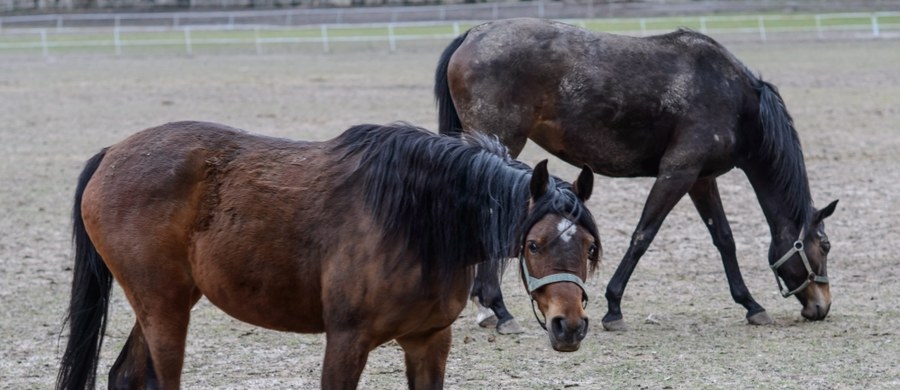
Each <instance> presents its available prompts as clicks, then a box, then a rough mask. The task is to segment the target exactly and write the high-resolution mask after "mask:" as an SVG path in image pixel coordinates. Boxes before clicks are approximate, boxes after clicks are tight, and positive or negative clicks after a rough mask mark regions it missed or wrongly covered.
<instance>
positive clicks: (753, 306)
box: [688, 178, 774, 325]
mask: <svg viewBox="0 0 900 390" xmlns="http://www.w3.org/2000/svg"><path fill="white" fill-rule="evenodd" d="M688 194H689V195H690V196H691V200H692V201H693V202H694V207H696V208H697V212H699V213H700V218H702V219H703V224H704V225H706V228H707V229H709V234H710V235H711V236H712V240H713V244H714V245H715V246H716V248H717V249H718V250H719V253H720V254H721V255H722V264H723V265H725V277H726V278H728V287H729V289H730V290H731V297H732V298H733V299H734V301H735V302H737V303H739V304H741V305H742V306H744V308H746V309H747V321H748V322H750V323H751V324H753V325H769V324H772V323H774V321H772V318H771V317H769V315H768V314H767V313H766V309H763V307H762V306H760V304H759V303H756V300H754V299H753V296H751V295H750V290H749V289H747V285H745V284H744V278H743V277H741V270H740V268H738V262H737V255H736V254H735V247H734V237H733V236H732V234H731V227H730V226H728V219H727V218H726V217H725V210H724V209H723V208H722V199H721V198H720V197H719V187H718V186H717V185H716V179H715V178H709V179H701V180H698V181H697V182H696V183H694V186H693V187H692V188H691V190H690V192H689V193H688Z"/></svg>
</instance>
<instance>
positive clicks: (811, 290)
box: [800, 284, 831, 321]
mask: <svg viewBox="0 0 900 390" xmlns="http://www.w3.org/2000/svg"><path fill="white" fill-rule="evenodd" d="M802 298H803V299H800V302H801V303H802V304H803V310H801V311H800V315H802V316H803V318H806V319H807V320H810V321H821V320H824V319H825V317H826V316H828V311H829V310H830V309H831V291H830V289H829V288H828V285H827V284H811V285H810V286H809V287H807V288H806V291H805V292H804V296H803V297H802Z"/></svg>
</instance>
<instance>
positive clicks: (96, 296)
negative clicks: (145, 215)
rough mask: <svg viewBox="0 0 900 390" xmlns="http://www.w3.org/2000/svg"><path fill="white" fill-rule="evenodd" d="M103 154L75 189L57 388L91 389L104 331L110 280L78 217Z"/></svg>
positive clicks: (89, 164) (89, 163) (94, 159)
mask: <svg viewBox="0 0 900 390" xmlns="http://www.w3.org/2000/svg"><path fill="white" fill-rule="evenodd" d="M105 155H106V149H103V150H101V151H100V153H97V154H96V155H95V156H94V157H91V159H90V160H88V161H87V164H85V167H84V170H83V171H82V172H81V176H79V177H78V187H77V188H76V189H75V207H73V208H72V220H73V227H72V239H73V240H74V241H75V270H74V277H73V279H72V298H71V301H70V302H69V313H68V314H67V315H66V321H65V322H68V323H69V341H68V343H66V352H65V353H64V354H63V357H62V362H61V363H60V368H59V374H58V375H57V377H56V388H57V389H73V390H74V389H78V390H81V389H92V388H94V379H95V377H96V371H97V361H98V358H99V355H100V347H101V346H102V345H103V333H104V332H105V331H106V309H107V306H108V302H109V291H110V288H111V287H112V280H113V278H112V274H110V273H109V269H108V268H106V264H104V263H103V259H102V258H101V257H100V254H99V253H97V249H96V248H94V243H92V242H91V239H90V238H89V237H88V235H87V232H86V231H85V229H84V220H83V219H82V218H81V196H82V194H83V193H84V188H85V187H86V186H87V183H88V182H89V181H90V180H91V177H92V176H93V175H94V172H95V171H96V170H97V167H98V166H99V165H100V161H102V160H103V156H105ZM63 326H65V325H63Z"/></svg>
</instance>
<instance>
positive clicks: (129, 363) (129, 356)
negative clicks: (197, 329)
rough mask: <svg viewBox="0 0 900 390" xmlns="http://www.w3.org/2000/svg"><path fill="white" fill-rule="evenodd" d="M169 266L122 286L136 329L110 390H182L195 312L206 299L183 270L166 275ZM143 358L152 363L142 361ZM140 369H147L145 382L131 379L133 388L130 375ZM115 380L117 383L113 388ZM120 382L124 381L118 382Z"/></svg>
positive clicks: (159, 265)
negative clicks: (117, 388) (118, 388)
mask: <svg viewBox="0 0 900 390" xmlns="http://www.w3.org/2000/svg"><path fill="white" fill-rule="evenodd" d="M165 264H166V262H164V261H158V262H157V263H156V265H157V270H156V272H154V273H153V274H150V275H143V278H142V279H141V280H139V281H138V280H135V279H129V280H128V281H127V282H125V283H120V284H121V285H122V289H123V290H124V291H125V295H126V296H128V298H129V301H130V302H131V306H132V307H133V308H134V309H135V310H134V311H135V314H136V315H137V322H138V325H136V326H135V327H134V328H133V329H132V334H131V336H129V339H128V343H126V347H125V348H124V349H123V350H122V354H120V356H119V359H118V360H117V362H116V363H117V364H116V365H114V367H113V371H111V372H110V384H111V385H112V384H114V383H115V384H117V385H118V384H119V383H121V384H122V387H124V388H161V389H177V388H179V387H180V385H181V368H182V365H183V364H184V347H185V341H186V339H187V331H188V321H189V318H190V315H191V307H193V306H194V304H195V303H197V301H198V300H199V299H200V297H201V296H202V294H201V293H200V291H199V290H198V289H197V288H196V287H195V286H194V284H193V282H192V281H191V279H190V277H189V276H187V275H184V274H180V272H178V271H176V270H175V268H180V267H173V269H170V270H168V271H173V272H166V270H165V269H164V268H166V267H165ZM170 264H171V263H170ZM140 344H144V345H145V347H144V346H141V345H140ZM144 348H146V349H144ZM142 349H144V350H143V351H142ZM144 351H146V352H144ZM145 353H148V354H149V355H145ZM123 354H124V356H123ZM142 355H144V356H147V357H148V359H143V358H142ZM142 360H144V364H146V365H145V366H144V365H142V362H141V361H142ZM120 362H121V364H119V363H120ZM137 367H144V368H143V370H144V372H145V375H144V377H143V378H141V377H139V376H137V375H130V377H131V379H132V380H131V381H130V383H129V381H127V379H128V378H129V373H128V371H127V370H128V369H129V368H137ZM114 377H115V379H116V382H113V378H114ZM120 378H124V379H126V380H124V381H119V379H120Z"/></svg>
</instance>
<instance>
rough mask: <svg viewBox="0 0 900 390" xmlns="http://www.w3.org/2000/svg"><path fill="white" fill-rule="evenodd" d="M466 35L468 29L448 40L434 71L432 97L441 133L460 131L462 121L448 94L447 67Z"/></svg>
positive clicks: (457, 132)
mask: <svg viewBox="0 0 900 390" xmlns="http://www.w3.org/2000/svg"><path fill="white" fill-rule="evenodd" d="M467 35H469V32H468V31H467V32H465V33H463V34H462V35H460V36H458V37H456V39H454V40H453V42H450V45H449V46H447V48H446V49H444V53H443V54H441V59H440V61H438V67H437V70H436V71H435V72H434V98H435V100H437V105H438V131H439V132H440V133H441V134H459V133H460V132H462V122H461V121H460V120H459V114H457V113H456V107H455V106H454V105H453V98H452V97H451V96H450V83H449V82H448V81H447V67H448V65H449V64H450V57H452V56H453V53H455V52H456V49H459V46H460V45H462V43H463V41H465V40H466V36H467Z"/></svg>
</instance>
